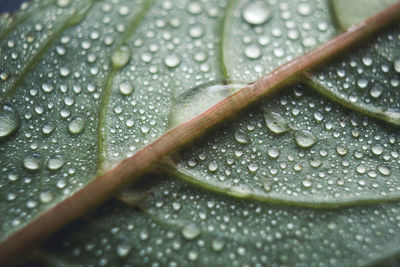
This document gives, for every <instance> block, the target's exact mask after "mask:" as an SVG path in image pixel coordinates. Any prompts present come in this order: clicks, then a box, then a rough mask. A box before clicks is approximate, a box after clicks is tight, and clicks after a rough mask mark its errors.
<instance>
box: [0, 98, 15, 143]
mask: <svg viewBox="0 0 400 267" xmlns="http://www.w3.org/2000/svg"><path fill="white" fill-rule="evenodd" d="M19 125H20V120H19V117H18V115H17V113H16V112H15V110H14V109H13V108H11V107H10V106H8V105H4V106H3V108H2V109H1V110H0V140H1V139H3V138H5V137H7V136H10V135H11V134H13V133H15V132H16V131H17V129H18V127H19Z"/></svg>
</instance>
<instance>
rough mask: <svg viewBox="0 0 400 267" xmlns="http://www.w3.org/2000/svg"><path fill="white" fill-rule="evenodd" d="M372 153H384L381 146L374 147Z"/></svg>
mask: <svg viewBox="0 0 400 267" xmlns="http://www.w3.org/2000/svg"><path fill="white" fill-rule="evenodd" d="M371 151H372V153H373V154H374V155H377V156H379V155H381V154H382V153H383V147H382V146H381V145H373V146H372V147H371Z"/></svg>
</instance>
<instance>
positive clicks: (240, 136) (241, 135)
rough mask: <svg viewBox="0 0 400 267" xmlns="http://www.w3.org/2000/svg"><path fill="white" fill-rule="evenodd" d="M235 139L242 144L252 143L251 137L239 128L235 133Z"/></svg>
mask: <svg viewBox="0 0 400 267" xmlns="http://www.w3.org/2000/svg"><path fill="white" fill-rule="evenodd" d="M234 136H235V140H236V141H237V142H238V143H240V144H248V143H250V139H249V137H248V136H247V134H246V133H245V132H244V131H243V130H237V131H235V133H234Z"/></svg>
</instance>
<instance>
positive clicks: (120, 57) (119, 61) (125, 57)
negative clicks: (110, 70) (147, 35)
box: [111, 46, 131, 69]
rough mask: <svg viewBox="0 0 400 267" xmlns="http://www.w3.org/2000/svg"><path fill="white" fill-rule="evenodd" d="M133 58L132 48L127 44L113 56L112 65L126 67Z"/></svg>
mask: <svg viewBox="0 0 400 267" xmlns="http://www.w3.org/2000/svg"><path fill="white" fill-rule="evenodd" d="M130 58H131V50H130V49H129V48H128V47H126V46H121V47H120V48H118V49H117V51H115V52H114V53H113V54H112V56H111V63H112V66H113V67H114V68H116V69H120V68H123V67H125V65H126V64H128V62H129V60H130Z"/></svg>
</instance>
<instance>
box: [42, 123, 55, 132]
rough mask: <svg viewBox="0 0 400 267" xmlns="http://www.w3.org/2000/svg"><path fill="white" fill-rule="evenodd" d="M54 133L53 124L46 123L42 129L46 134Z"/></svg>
mask: <svg viewBox="0 0 400 267" xmlns="http://www.w3.org/2000/svg"><path fill="white" fill-rule="evenodd" d="M53 131H54V125H53V123H51V122H46V123H45V124H44V125H43V127H42V132H43V133H44V134H51V133H52V132H53Z"/></svg>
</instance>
